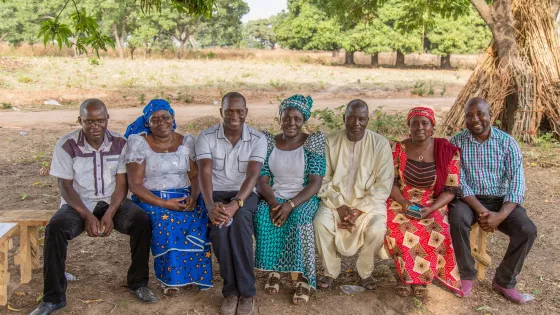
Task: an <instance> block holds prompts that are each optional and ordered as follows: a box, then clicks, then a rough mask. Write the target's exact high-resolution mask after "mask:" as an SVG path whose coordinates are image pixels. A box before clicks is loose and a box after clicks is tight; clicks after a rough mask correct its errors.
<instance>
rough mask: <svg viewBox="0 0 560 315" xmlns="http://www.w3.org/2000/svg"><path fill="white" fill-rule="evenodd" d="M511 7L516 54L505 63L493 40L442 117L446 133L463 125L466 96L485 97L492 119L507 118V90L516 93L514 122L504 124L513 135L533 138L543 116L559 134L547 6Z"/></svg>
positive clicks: (522, 0) (558, 63)
mask: <svg viewBox="0 0 560 315" xmlns="http://www.w3.org/2000/svg"><path fill="white" fill-rule="evenodd" d="M512 10H513V16H514V20H515V22H516V23H515V28H516V31H517V37H516V40H517V46H518V48H519V55H520V56H519V59H517V60H516V61H514V62H512V63H510V64H506V65H504V64H503V63H500V62H499V60H498V58H497V56H496V53H495V50H494V48H493V44H494V43H492V44H491V45H490V47H489V48H488V49H487V50H486V52H485V53H484V54H483V55H482V57H481V60H480V61H479V63H478V65H477V67H476V68H475V70H474V72H473V74H472V75H471V77H470V79H469V81H468V82H467V84H466V85H465V87H464V88H463V90H462V91H461V93H460V94H459V96H458V97H457V99H456V101H455V104H454V105H453V107H452V108H451V110H450V112H449V113H448V114H447V116H446V118H445V120H444V122H443V126H444V128H445V129H444V130H445V131H446V132H447V133H449V134H451V133H454V132H457V131H458V130H460V129H462V128H463V127H464V111H463V107H464V105H465V104H466V102H467V101H468V100H469V99H470V98H472V97H482V98H485V99H486V100H487V101H488V103H489V104H490V105H491V114H492V119H493V122H494V121H495V120H501V121H503V122H505V121H506V120H507V118H508V113H507V112H506V106H505V105H506V100H507V98H508V95H517V97H518V107H517V110H516V111H515V113H514V115H515V116H514V119H513V125H512V126H508V129H509V131H511V133H512V134H513V135H514V136H516V137H518V138H519V139H521V140H522V141H524V142H531V141H533V140H534V139H535V136H536V134H537V131H538V130H539V127H540V126H541V123H542V122H543V121H544V119H543V118H545V119H547V120H548V124H549V125H550V128H551V130H552V131H553V132H554V133H555V134H556V135H557V136H560V107H559V106H557V105H556V102H557V101H558V100H560V60H559V57H558V53H559V52H560V51H559V48H558V38H557V34H556V29H555V26H554V21H553V20H552V18H551V15H550V13H549V11H548V10H549V6H548V4H547V2H546V0H535V1H526V0H512Z"/></svg>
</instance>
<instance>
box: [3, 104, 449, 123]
mask: <svg viewBox="0 0 560 315" xmlns="http://www.w3.org/2000/svg"><path fill="white" fill-rule="evenodd" d="M348 101H349V100H348V99H319V100H316V102H315V104H314V109H323V108H327V107H328V108H335V107H338V106H340V105H342V104H345V103H347V102H348ZM364 101H366V102H367V103H368V104H369V105H370V109H371V110H372V109H375V108H377V107H379V106H383V110H384V111H389V112H398V111H407V110H409V109H410V108H412V107H414V106H428V107H431V108H433V109H434V110H435V111H436V112H438V113H439V114H443V113H445V112H447V111H448V110H449V108H450V107H451V105H453V102H454V101H455V99H454V98H420V97H419V98H371V99H368V98H364ZM248 106H249V110H250V113H249V120H257V119H258V120H260V119H263V118H264V119H267V120H272V119H273V118H274V117H276V115H277V109H278V104H276V103H274V104H270V103H263V102H257V103H249V105H248ZM174 109H175V112H176V117H177V121H179V122H186V121H189V120H192V119H196V118H200V117H203V116H216V117H218V115H219V113H218V109H219V104H217V105H208V104H196V105H188V106H177V107H174ZM141 112H142V108H141V107H132V108H115V109H109V113H110V115H111V123H112V124H113V127H117V126H121V125H125V124H128V123H130V122H132V121H134V119H135V118H136V117H138V116H139V115H140V113H141ZM77 116H78V111H77V109H71V110H70V109H62V110H55V111H40V112H27V111H19V112H16V111H1V112H0V126H2V127H8V128H21V129H25V128H29V127H39V126H40V128H41V129H60V127H61V124H63V125H69V126H75V124H76V117H77Z"/></svg>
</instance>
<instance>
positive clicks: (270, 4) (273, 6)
mask: <svg viewBox="0 0 560 315" xmlns="http://www.w3.org/2000/svg"><path fill="white" fill-rule="evenodd" d="M245 2H247V4H248V5H249V10H250V11H249V13H247V14H245V15H244V16H243V18H242V19H241V20H242V21H243V23H245V22H247V21H250V20H257V19H265V18H267V17H270V16H272V15H275V14H276V13H280V12H281V11H282V10H283V9H286V8H287V3H288V1H287V0H245Z"/></svg>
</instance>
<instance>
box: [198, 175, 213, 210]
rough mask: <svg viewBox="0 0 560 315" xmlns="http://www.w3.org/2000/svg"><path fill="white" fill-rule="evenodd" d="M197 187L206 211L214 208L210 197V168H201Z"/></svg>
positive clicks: (211, 189)
mask: <svg viewBox="0 0 560 315" xmlns="http://www.w3.org/2000/svg"><path fill="white" fill-rule="evenodd" d="M198 180H199V184H200V185H199V188H200V191H201V193H202V198H203V199H204V205H206V209H207V210H208V211H212V209H214V200H213V199H212V194H213V189H214V188H213V186H212V170H211V169H210V170H204V169H201V170H200V172H199V178H198Z"/></svg>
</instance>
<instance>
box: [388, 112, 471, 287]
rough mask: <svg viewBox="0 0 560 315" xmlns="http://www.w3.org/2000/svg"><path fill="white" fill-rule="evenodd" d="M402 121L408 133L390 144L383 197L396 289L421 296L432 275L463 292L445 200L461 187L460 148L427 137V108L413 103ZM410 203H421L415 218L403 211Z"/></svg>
mask: <svg viewBox="0 0 560 315" xmlns="http://www.w3.org/2000/svg"><path fill="white" fill-rule="evenodd" d="M407 122H408V126H409V128H410V138H408V139H406V140H404V141H402V142H398V143H396V144H395V145H394V147H393V161H394V164H395V181H394V183H393V188H392V191H391V196H390V198H389V199H388V200H387V236H386V239H385V243H386V245H387V248H388V249H389V253H390V254H391V256H392V257H393V259H394V260H395V264H396V268H397V273H398V275H399V278H400V279H399V284H398V285H397V287H396V291H397V293H398V294H399V295H401V296H409V295H411V294H414V296H415V297H418V298H421V297H424V296H426V294H427V288H426V285H427V284H429V283H431V282H432V280H433V279H434V278H436V279H438V280H440V281H441V282H442V283H443V284H444V285H445V286H447V287H448V288H449V289H451V290H452V291H454V292H455V293H456V294H458V295H462V292H461V281H460V278H459V270H458V267H457V263H456V262H455V254H454V252H453V246H452V245H451V236H450V233H449V223H448V220H447V211H448V208H447V204H448V203H449V202H450V201H451V200H453V198H454V197H455V195H456V194H457V193H458V191H459V189H460V188H459V187H460V181H459V174H460V169H461V167H460V151H459V149H458V148H457V147H455V146H453V145H452V144H451V143H449V142H448V141H447V140H446V139H442V138H433V137H432V135H433V133H434V126H435V117H434V112H433V111H432V110H431V109H429V108H424V107H415V108H413V109H412V110H411V111H410V112H409V114H408V117H407ZM412 205H416V206H418V207H419V208H420V211H421V218H420V219H417V218H414V217H411V216H408V215H407V212H406V211H407V210H408V208H409V207H410V206H412Z"/></svg>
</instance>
